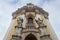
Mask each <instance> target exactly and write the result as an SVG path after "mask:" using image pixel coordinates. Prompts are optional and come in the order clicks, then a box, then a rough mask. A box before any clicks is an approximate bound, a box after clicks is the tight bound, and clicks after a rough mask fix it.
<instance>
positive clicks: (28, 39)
mask: <svg viewBox="0 0 60 40" xmlns="http://www.w3.org/2000/svg"><path fill="white" fill-rule="evenodd" d="M25 40H37V38H36V37H35V36H34V35H33V34H29V35H28V36H27V37H26V38H25Z"/></svg>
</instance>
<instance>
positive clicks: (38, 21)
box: [35, 18, 43, 27]
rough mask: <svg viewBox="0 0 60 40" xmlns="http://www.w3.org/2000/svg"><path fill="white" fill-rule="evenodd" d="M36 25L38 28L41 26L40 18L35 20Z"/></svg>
mask: <svg viewBox="0 0 60 40" xmlns="http://www.w3.org/2000/svg"><path fill="white" fill-rule="evenodd" d="M35 21H36V23H37V24H38V26H39V27H40V24H42V22H43V20H40V18H38V20H35Z"/></svg>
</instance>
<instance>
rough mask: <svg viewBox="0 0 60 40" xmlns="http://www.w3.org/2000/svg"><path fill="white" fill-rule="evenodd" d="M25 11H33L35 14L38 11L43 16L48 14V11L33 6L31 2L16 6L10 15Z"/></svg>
mask: <svg viewBox="0 0 60 40" xmlns="http://www.w3.org/2000/svg"><path fill="white" fill-rule="evenodd" d="M26 12H35V13H36V14H37V13H39V14H43V15H45V17H46V16H48V13H47V12H46V11H44V10H43V9H42V8H40V7H38V6H35V5H33V4H31V3H29V4H27V5H26V6H23V7H22V8H18V10H16V11H15V12H13V13H12V16H17V15H19V14H25V13H26Z"/></svg>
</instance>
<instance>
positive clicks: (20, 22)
mask: <svg viewBox="0 0 60 40" xmlns="http://www.w3.org/2000/svg"><path fill="white" fill-rule="evenodd" d="M17 23H18V26H19V27H22V23H23V19H21V18H19V19H18V20H17Z"/></svg>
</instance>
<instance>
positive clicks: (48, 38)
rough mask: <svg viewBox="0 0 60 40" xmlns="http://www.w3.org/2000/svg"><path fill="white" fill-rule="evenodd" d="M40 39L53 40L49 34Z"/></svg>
mask: <svg viewBox="0 0 60 40" xmlns="http://www.w3.org/2000/svg"><path fill="white" fill-rule="evenodd" d="M40 39H41V40H52V39H51V38H50V35H49V34H47V35H42V36H40Z"/></svg>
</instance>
